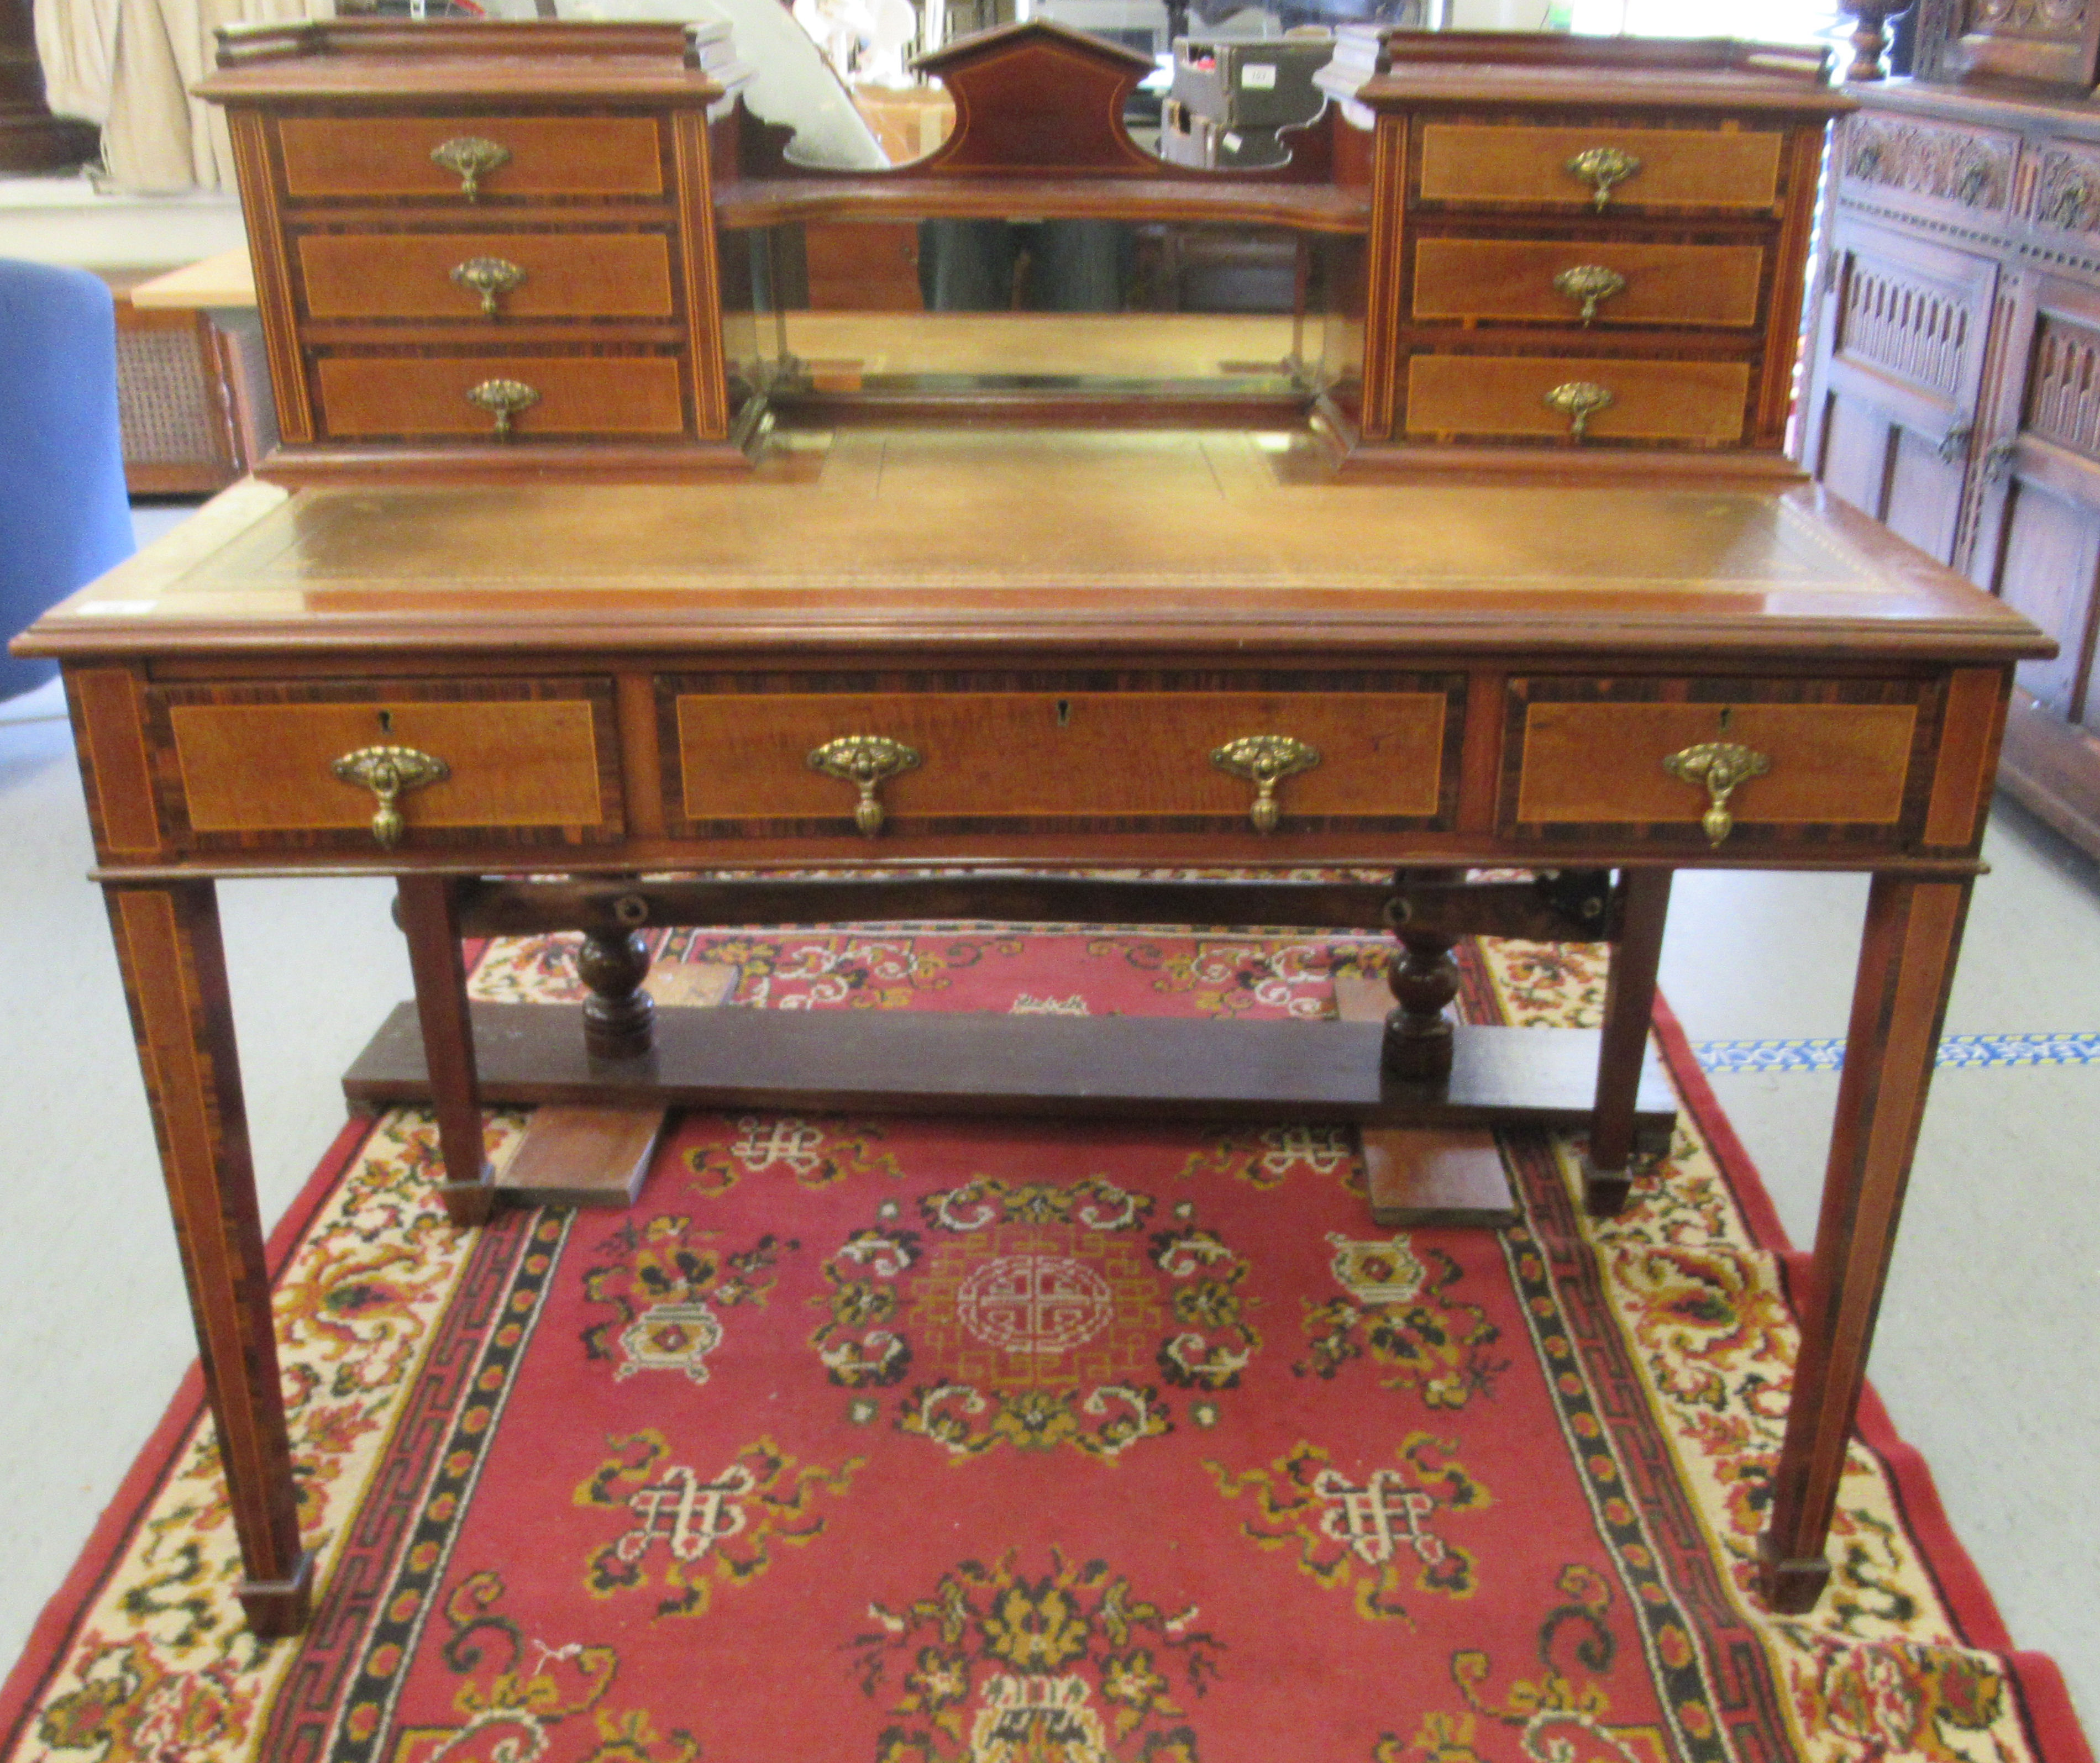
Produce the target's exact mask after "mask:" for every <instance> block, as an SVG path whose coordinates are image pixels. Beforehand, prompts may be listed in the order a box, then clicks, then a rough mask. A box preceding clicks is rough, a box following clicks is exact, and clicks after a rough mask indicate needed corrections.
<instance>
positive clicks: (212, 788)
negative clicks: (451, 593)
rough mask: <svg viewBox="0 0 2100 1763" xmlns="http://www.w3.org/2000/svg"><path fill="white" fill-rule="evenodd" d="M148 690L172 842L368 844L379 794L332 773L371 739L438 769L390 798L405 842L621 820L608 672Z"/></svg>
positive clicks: (539, 840) (595, 837) (611, 832)
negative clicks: (577, 676)
mask: <svg viewBox="0 0 2100 1763" xmlns="http://www.w3.org/2000/svg"><path fill="white" fill-rule="evenodd" d="M147 699H148V703H147V715H148V726H149V731H150V733H149V738H150V739H151V741H152V745H153V747H154V748H155V750H156V751H157V755H158V770H159V774H160V775H159V788H160V792H161V808H162V815H163V818H164V820H165V822H167V825H168V829H169V832H170V837H171V839H172V840H174V842H176V843H178V844H179V843H183V842H185V841H187V842H188V843H190V844H193V845H199V846H202V847H204V848H223V847H227V846H246V845H254V844H264V845H268V844H287V843H289V844H315V843H319V844H325V845H329V846H351V847H355V846H357V845H360V844H367V845H372V846H373V848H374V849H375V850H376V849H377V848H378V847H377V843H376V841H375V840H373V835H372V830H371V829H372V822H373V814H374V813H375V812H376V810H377V806H378V800H377V796H375V795H374V793H373V791H372V790H370V789H369V788H368V787H361V786H360V785H358V784H356V783H354V782H348V783H346V782H343V781H342V779H341V778H338V777H337V775H336V774H335V770H334V766H335V762H336V761H337V760H339V759H342V758H344V757H346V756H349V755H351V754H353V753H355V752H357V751H360V750H361V749H364V748H368V747H408V748H412V749H413V750H414V751H417V752H419V753H423V754H426V755H428V756H430V757H432V758H435V759H437V760H442V761H443V763H444V765H445V766H446V768H447V769H448V776H446V777H444V778H442V779H441V780H439V781H435V782H426V783H424V784H421V785H420V786H418V787H412V788H410V789H408V790H406V791H404V792H403V793H402V794H401V795H400V796H399V810H400V813H401V814H402V816H403V818H404V820H405V821H406V822H407V831H406V834H405V836H404V839H403V840H402V841H401V846H402V848H404V849H410V850H412V849H414V848H416V847H417V845H418V844H427V843H430V842H433V841H435V842H437V843H439V844H460V843H462V842H486V843H496V844H518V843H522V844H565V843H568V844H573V843H595V842H598V841H602V840H612V839H617V838H619V837H620V835H621V832H622V831H623V828H624V823H625V821H624V810H623V804H622V802H621V799H620V769H619V753H618V747H617V738H616V735H615V729H614V722H613V709H612V703H613V697H612V686H611V681H607V680H580V681H579V680H562V681H475V682H470V683H458V684H455V683H451V682H440V681H404V682H393V681H389V682H387V683H386V685H383V686H382V685H362V684H356V683H352V682H348V681H344V682H331V683H324V684H317V685H311V686H307V685H298V686H293V685H277V686H271V685H230V684H229V685H197V686H190V685H181V686H177V685H168V686H157V687H154V688H152V689H151V690H149V691H148V694H147Z"/></svg>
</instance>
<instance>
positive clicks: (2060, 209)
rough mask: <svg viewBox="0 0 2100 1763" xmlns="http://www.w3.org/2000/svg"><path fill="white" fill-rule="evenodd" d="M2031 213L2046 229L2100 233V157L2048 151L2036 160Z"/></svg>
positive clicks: (2029, 205) (2054, 149) (2029, 203)
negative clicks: (2058, 228) (2057, 228)
mask: <svg viewBox="0 0 2100 1763" xmlns="http://www.w3.org/2000/svg"><path fill="white" fill-rule="evenodd" d="M2027 212H2028V213H2029V214H2031V215H2032V217H2033V218H2034V219H2036V220H2037V221H2039V222H2040V223H2041V224H2042V225H2043V226H2045V227H2060V228H2062V229H2063V231H2066V232H2100V155H2095V154H2093V153H2081V152H2075V151H2073V150H2072V149H2071V148H2061V147H2052V148H2046V149H2045V150H2044V151H2043V152H2041V154H2040V156H2038V157H2037V159H2036V165H2035V175H2034V186H2033V190H2032V193H2031V194H2030V196H2029V197H2028V199H2027Z"/></svg>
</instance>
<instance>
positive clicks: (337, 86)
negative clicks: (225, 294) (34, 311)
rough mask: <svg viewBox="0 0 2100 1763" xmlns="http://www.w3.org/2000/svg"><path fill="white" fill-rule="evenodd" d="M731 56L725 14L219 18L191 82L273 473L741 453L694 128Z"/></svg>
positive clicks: (666, 461)
mask: <svg viewBox="0 0 2100 1763" xmlns="http://www.w3.org/2000/svg"><path fill="white" fill-rule="evenodd" d="M564 68H566V69H567V70H569V71H568V72H567V73H562V72H561V70H562V69H564ZM550 69H551V70H554V73H553V74H552V76H551V77H550V71H549V70H550ZM739 77H740V74H739V70H738V69H737V68H736V67H735V64H734V63H733V62H731V61H730V59H729V38H728V29H727V27H726V26H712V27H700V28H696V29H695V30H694V31H692V32H690V33H688V32H686V31H684V30H682V29H680V28H679V27H677V26H672V25H665V26H642V25H606V26H595V27H587V26H581V25H564V26H561V27H559V28H558V29H557V28H550V27H546V26H542V25H540V24H469V25H452V24H436V25H429V26H420V27H418V28H417V29H415V30H414V31H412V32H403V31H399V30H392V29H388V28H386V27H383V26H377V27H376V26H373V25H370V24H364V25H359V24H314V25H301V26H288V27H281V28H280V27H271V28H263V29H254V30H250V31H246V32H242V33H236V34H234V35H231V36H229V37H227V38H226V39H225V40H224V42H223V48H222V51H221V55H220V66H219V71H218V73H215V74H214V76H213V77H211V78H210V80H208V81H206V82H205V85H204V86H203V87H202V88H201V90H204V92H205V94H206V95H208V96H210V97H212V98H214V99H217V100H218V101H219V102H220V103H222V104H224V105H225V106H226V108H227V120H228V123H229V125H230V126H231V129H232V137H233V142H234V152H235V156H236V162H237V163H238V165H239V167H240V181H241V192H242V199H243V201H244V204H245V207H246V209H247V214H248V225H249V247H250V250H251V253H252V254H253V257H254V262H255V271H256V278H255V279H256V296H257V300H258V304H259V306H260V307H261V310H262V322H263V329H264V333H265V335H266V336H267V338H268V339H269V344H270V372H271V382H272V384H273V386H274V387H275V390H276V404H277V411H278V417H279V424H280V431H281V434H280V444H279V445H278V447H277V448H276V451H275V452H273V453H272V454H271V456H270V457H269V458H268V459H267V461H264V462H263V465H262V469H263V471H264V473H265V474H266V475H267V476H269V477H271V478H276V479H277V480H278V481H280V482H283V483H324V482H337V481H357V480H358V479H360V478H368V477H374V476H380V477H383V476H387V475H395V476H398V475H399V470H400V468H401V465H402V462H403V460H404V457H405V456H408V455H409V454H411V453H412V455H413V456H414V458H415V460H416V463H417V472H418V475H419V476H421V477H422V478H425V479H426V480H429V481H437V482H443V481H448V480H451V481H461V480H477V479H479V480H490V479H505V478H510V479H515V478H535V477H542V476H545V475H547V474H558V475H561V476H564V477H571V478H577V477H590V476H611V477H617V478H625V479H629V480H633V479H637V478H678V477H687V476H691V475H693V474H696V473H702V474H704V473H706V472H708V471H711V470H713V469H717V468H719V467H721V466H723V465H742V464H743V456H742V454H741V453H740V452H739V451H738V450H737V449H736V448H735V447H734V446H732V445H731V444H730V439H729V437H730V428H731V424H732V417H733V412H732V411H731V410H730V396H729V391H728V387H727V383H726V377H725V372H724V368H723V360H722V343H721V296H720V293H719V291H718V288H717V278H716V267H715V258H714V249H713V243H714V242H713V236H712V229H711V228H710V227H708V224H707V216H708V213H709V207H710V196H709V184H708V153H707V145H706V139H705V137H706V133H707V130H708V127H709V126H710V117H711V116H712V115H718V114H719V112H721V108H722V106H723V104H725V102H726V98H727V95H728V93H729V92H730V90H731V89H732V87H733V86H735V83H736V82H737V80H738V79H739Z"/></svg>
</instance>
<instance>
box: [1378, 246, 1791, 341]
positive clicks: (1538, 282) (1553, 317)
mask: <svg viewBox="0 0 2100 1763" xmlns="http://www.w3.org/2000/svg"><path fill="white" fill-rule="evenodd" d="M1588 265H1595V266H1596V267H1599V268H1603V269H1608V270H1611V271H1614V272H1615V273H1616V274H1617V275H1620V276H1621V277H1622V278H1624V280H1625V283H1626V285H1625V287H1624V288H1622V289H1620V290H1619V291H1618V292H1617V293H1613V294H1611V295H1609V296H1608V297H1606V298H1604V299H1602V300H1600V301H1599V302H1598V305H1597V308H1596V312H1595V319H1594V322H1595V324H1597V325H1599V326H1600V327H1611V326H1616V325H1625V324H1671V325H1679V324H1699V325H1717V326H1724V327H1732V328H1748V327H1749V326H1753V325H1755V324H1758V321H1759V316H1760V315H1759V312H1758V287H1759V285H1760V284H1761V283H1762V280H1763V277H1764V266H1765V251H1764V247H1763V246H1762V245H1652V244H1644V243H1642V242H1640V241H1638V240H1540V239H1424V240H1421V241H1420V242H1419V243H1418V245H1416V246H1415V249H1414V299H1413V302H1412V310H1413V312H1414V316H1415V317H1416V318H1418V319H1427V320H1438V319H1488V320H1493V319H1506V320H1544V321H1546V322H1547V323H1553V324H1566V323H1568V322H1569V321H1570V320H1576V321H1578V322H1579V320H1580V317H1581V314H1582V300H1581V299H1580V298H1573V297H1571V296H1569V295H1568V294H1565V293H1562V292H1561V291H1560V289H1557V288H1555V286H1554V278H1555V276H1557V275H1560V274H1561V272H1562V271H1565V270H1570V269H1574V268H1576V267H1581V266H1588Z"/></svg>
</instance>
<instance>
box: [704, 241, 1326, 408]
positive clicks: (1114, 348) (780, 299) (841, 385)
mask: <svg viewBox="0 0 2100 1763" xmlns="http://www.w3.org/2000/svg"><path fill="white" fill-rule="evenodd" d="M739 246H740V247H741V249H742V250H743V252H744V253H746V257H747V263H748V276H749V284H750V293H751V311H752V317H753V319H754V320H756V321H757V322H756V323H755V324H754V326H753V329H754V331H755V332H756V333H757V335H756V337H755V347H756V349H757V351H758V353H759V354H760V355H761V356H765V357H770V359H768V360H767V361H765V364H763V367H762V369H761V377H762V378H764V379H765V380H766V381H768V382H769V383H770V386H772V388H773V389H774V390H776V391H794V390H805V389H806V390H817V391H828V392H854V391H885V390H912V389H920V390H932V389H942V388H949V387H953V388H956V389H960V388H961V387H963V386H980V387H981V386H988V385H989V386H1005V387H1013V388H1024V389H1025V388H1028V387H1036V386H1040V387H1044V388H1049V387H1053V386H1070V385H1074V384H1083V385H1087V386H1101V387H1102V388H1103V389H1108V388H1110V387H1114V388H1117V389H1123V390H1128V389H1131V388H1133V387H1136V388H1143V387H1145V386H1168V387H1172V388H1174V389H1176V390H1198V391H1202V392H1215V393H1217V394H1224V395H1243V396H1276V395H1282V394H1287V393H1289V392H1290V391H1292V390H1294V389H1297V390H1302V389H1303V388H1304V385H1305V383H1306V378H1307V373H1308V368H1307V365H1306V361H1305V356H1306V353H1307V340H1306V324H1305V316H1306V314H1307V312H1308V311H1315V312H1317V311H1318V310H1319V307H1320V293H1319V290H1320V289H1321V284H1322V282H1323V280H1324V275H1323V270H1324V265H1323V253H1322V250H1321V241H1320V240H1317V239H1312V238H1308V237H1305V236H1294V235H1293V234H1291V233H1290V232H1287V231H1282V230H1280V229H1279V230H1275V231H1263V230H1260V229H1252V228H1246V227H1200V226H1189V225H1184V224H1180V223H1128V222H1121V221H1104V220H1087V219H1057V218H1021V219H1012V220H982V219H950V218H935V219H918V220H907V219H885V220H880V221H871V222H849V223H845V222H842V223H809V224H805V225H799V226H784V227H773V228H770V229H766V230H765V231H757V232H748V233H743V234H740V235H732V236H730V240H727V241H726V249H727V250H728V251H735V250H737V249H739ZM1312 347H1313V350H1314V352H1315V353H1316V354H1317V350H1318V348H1319V341H1318V339H1317V337H1316V338H1315V339H1314V341H1313V344H1312Z"/></svg>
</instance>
